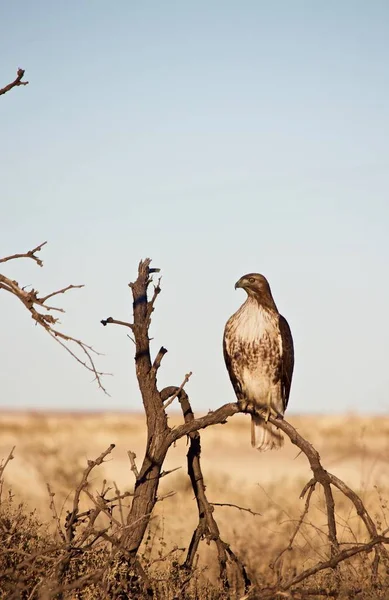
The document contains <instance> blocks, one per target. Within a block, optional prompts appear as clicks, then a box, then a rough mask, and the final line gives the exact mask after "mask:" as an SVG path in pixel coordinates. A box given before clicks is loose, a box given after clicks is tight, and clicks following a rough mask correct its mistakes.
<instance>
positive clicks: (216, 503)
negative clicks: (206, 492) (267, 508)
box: [210, 502, 262, 517]
mask: <svg viewBox="0 0 389 600" xmlns="http://www.w3.org/2000/svg"><path fill="white" fill-rule="evenodd" d="M210 504H211V505H212V506H227V507H229V508H237V509H238V510H241V511H242V512H248V513H250V515H253V516H254V517H262V514H261V513H259V512H255V511H254V510H251V508H245V507H244V506H239V505H238V504H231V503H230V502H210Z"/></svg>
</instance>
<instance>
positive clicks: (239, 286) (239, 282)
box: [235, 279, 243, 290]
mask: <svg viewBox="0 0 389 600" xmlns="http://www.w3.org/2000/svg"><path fill="white" fill-rule="evenodd" d="M241 287H243V286H242V279H239V281H237V282H236V284H235V289H236V290H237V289H238V288H241Z"/></svg>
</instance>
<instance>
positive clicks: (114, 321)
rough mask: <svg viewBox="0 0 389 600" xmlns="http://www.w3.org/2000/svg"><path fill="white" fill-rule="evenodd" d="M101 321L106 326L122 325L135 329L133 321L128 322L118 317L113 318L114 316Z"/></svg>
mask: <svg viewBox="0 0 389 600" xmlns="http://www.w3.org/2000/svg"><path fill="white" fill-rule="evenodd" d="M100 323H101V324H102V325H103V326H104V327H106V326H107V325H111V324H112V325H122V326H123V327H129V328H130V329H133V325H132V324H131V323H127V321H118V320H117V319H113V318H112V317H108V319H102V320H101V321H100Z"/></svg>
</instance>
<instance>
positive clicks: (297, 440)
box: [101, 259, 389, 598]
mask: <svg viewBox="0 0 389 600" xmlns="http://www.w3.org/2000/svg"><path fill="white" fill-rule="evenodd" d="M150 262H151V261H150V259H146V260H144V261H141V262H140V264H139V268H138V277H137V279H136V281H135V282H134V283H130V284H129V286H130V288H131V290H132V295H133V317H134V318H133V322H132V323H130V322H127V321H122V320H117V319H115V318H112V317H109V318H107V319H104V320H102V321H101V323H102V324H103V325H104V326H106V325H108V324H114V325H120V326H123V327H126V328H128V329H130V330H131V332H132V334H133V340H134V342H135V367H136V374H137V379H138V384H139V388H140V391H141V395H142V400H143V406H144V410H145V414H146V420H147V444H146V451H145V456H144V459H143V463H142V466H141V469H140V471H139V473H138V471H137V470H136V468H135V469H133V470H134V472H135V473H136V484H135V490H134V497H133V502H132V506H131V509H130V511H129V514H128V518H127V527H128V529H126V530H125V531H124V532H123V533H122V534H121V540H120V546H121V547H122V548H123V549H125V550H126V552H128V553H129V556H130V557H131V560H130V562H129V565H131V564H135V562H136V560H137V554H138V551H139V548H140V545H141V543H142V540H143V537H144V535H145V532H146V529H147V526H148V523H149V520H150V517H151V515H152V512H153V508H154V506H155V503H156V502H157V499H158V495H157V493H158V486H159V481H160V478H161V476H162V467H163V463H164V460H165V457H166V454H167V452H168V450H169V448H170V446H171V445H172V444H173V443H174V442H175V441H177V440H178V439H180V438H182V437H184V436H189V439H190V447H189V451H188V474H189V477H190V479H191V483H192V487H193V490H194V493H195V498H196V502H197V508H198V514H199V522H198V525H197V527H196V529H195V531H194V533H193V536H192V539H191V541H190V543H189V548H188V551H187V555H186V559H185V561H184V564H183V568H184V569H189V570H190V569H191V567H192V565H193V561H194V557H195V555H196V553H197V550H198V547H199V543H200V540H201V539H207V540H209V541H213V542H214V543H215V544H216V548H217V553H218V563H219V571H220V579H221V581H222V583H223V586H224V587H225V588H228V585H229V584H228V575H227V568H226V565H227V562H228V561H229V562H230V563H231V564H232V565H234V567H235V568H237V569H238V572H239V574H240V579H241V582H242V585H243V587H244V589H245V590H246V591H247V590H248V588H249V586H250V579H249V576H248V575H247V572H246V569H245V567H244V565H242V563H241V561H240V560H239V558H238V557H237V556H236V555H235V554H234V552H233V551H232V550H231V548H230V547H229V545H228V544H227V543H225V542H224V541H223V540H222V539H221V537H220V532H219V529H218V526H217V523H216V521H215V518H214V516H213V506H212V505H211V503H210V502H209V501H208V500H207V497H206V493H205V485H204V480H203V475H202V472H201V465H200V452H201V446H200V434H199V431H200V430H201V429H204V428H206V427H209V426H212V425H217V424H220V423H225V422H226V421H227V419H228V418H229V417H232V416H233V415H234V414H236V413H237V412H239V408H238V405H237V404H236V403H229V404H225V405H223V406H221V407H220V408H218V409H217V410H215V411H211V412H209V413H208V414H206V415H204V416H202V417H199V418H194V415H193V411H192V408H191V406H190V402H189V398H188V396H187V394H186V392H185V391H184V384H185V382H186V381H187V379H188V378H189V375H187V376H186V377H185V379H184V382H183V384H182V385H181V386H179V387H177V386H172V387H168V388H164V389H163V390H159V389H158V385H157V373H158V369H159V368H160V366H161V362H162V359H163V357H164V355H165V354H166V352H167V350H166V348H164V347H163V346H162V347H161V348H160V350H159V351H158V353H157V355H156V356H155V358H154V359H153V358H152V357H151V352H150V345H149V339H150V338H149V328H150V324H151V315H152V312H153V310H154V305H155V301H156V299H157V296H158V294H159V293H160V291H161V288H160V281H158V283H157V284H156V285H154V290H153V293H152V295H151V298H148V288H149V285H150V284H151V283H152V275H153V274H154V273H157V272H159V269H153V268H150ZM176 397H178V400H179V402H180V403H181V408H182V411H183V415H184V423H183V424H182V425H180V426H178V427H175V428H173V429H172V428H170V427H169V425H168V420H167V414H166V407H167V405H168V404H170V402H171V401H172V399H174V398H176ZM269 420H270V422H271V423H273V424H274V425H276V426H277V427H279V428H280V429H281V430H282V431H283V432H284V433H285V434H286V435H287V436H288V438H289V439H290V441H291V442H292V443H293V444H295V445H296V446H297V447H298V448H299V449H300V450H301V452H303V453H304V454H305V456H306V457H307V459H308V461H309V465H310V468H311V470H312V473H313V477H312V479H311V480H310V481H309V482H308V483H307V485H306V486H305V487H304V489H303V491H302V493H301V497H302V498H303V497H305V496H306V495H307V499H306V503H305V508H304V512H303V516H304V515H305V514H306V513H307V512H308V510H309V502H310V499H311V496H312V493H313V492H314V489H315V486H316V485H320V486H321V487H322V488H323V490H324V497H325V504H326V513H327V535H328V542H329V549H330V551H329V556H328V560H327V561H322V562H319V563H317V564H316V565H315V566H314V567H312V568H310V569H306V570H304V571H302V572H300V573H298V574H296V575H295V576H293V577H292V578H289V579H287V580H285V581H278V582H277V584H276V585H274V586H273V587H271V588H269V589H267V590H262V591H261V594H263V596H261V597H263V598H271V597H274V595H275V594H277V593H280V594H281V595H285V593H287V592H288V591H289V590H291V589H293V588H294V587H295V586H296V585H298V584H300V583H301V582H303V581H305V580H306V579H308V578H309V577H312V576H313V575H315V574H316V573H318V572H320V571H323V570H325V569H334V568H335V567H336V566H337V565H339V564H340V563H341V562H343V561H345V560H347V559H349V558H350V557H352V556H355V555H356V554H359V553H361V552H367V553H369V552H371V551H373V550H375V551H376V561H375V563H376V567H375V568H376V569H377V568H378V563H379V561H380V560H381V559H382V560H384V561H385V562H386V563H388V562H389V560H388V553H387V550H386V549H385V545H386V544H388V543H389V537H387V536H386V535H379V534H378V532H377V528H376V526H375V525H374V522H373V520H372V518H371V517H370V515H369V514H368V512H367V510H366V508H365V506H364V505H363V503H362V501H361V499H360V498H359V497H358V495H357V494H356V493H355V492H353V491H352V490H351V489H350V488H349V487H348V486H347V485H346V484H345V483H344V482H342V481H341V480H340V479H338V478H337V477H336V476H335V475H332V474H330V473H328V472H327V471H326V470H325V469H324V468H323V467H322V465H321V461H320V456H319V453H318V452H317V450H316V449H315V448H314V447H313V446H312V445H311V444H310V443H309V442H308V441H307V440H305V439H304V438H303V437H302V436H301V435H300V434H299V433H298V432H297V431H296V429H295V428H294V427H293V426H292V425H291V424H290V423H288V422H287V421H285V420H284V419H283V417H282V416H281V415H278V416H273V415H271V416H270V417H269ZM333 487H335V488H337V489H338V490H339V491H340V492H342V493H343V494H344V495H345V496H346V497H347V498H348V499H349V500H350V501H351V503H352V504H353V505H354V507H355V509H356V511H357V514H358V516H359V517H360V519H361V520H362V521H363V523H364V525H365V527H366V531H367V534H368V536H369V541H368V542H365V543H360V544H355V545H352V546H348V547H347V548H345V549H342V547H341V541H340V540H339V539H338V535H337V531H336V520H335V502H334V497H333V494H332V488H333ZM303 516H302V518H301V519H300V522H299V524H298V526H297V529H296V531H295V533H294V535H293V536H292V539H291V540H290V543H289V545H288V547H287V548H285V550H287V549H290V548H291V547H292V544H293V541H294V539H295V537H296V535H297V533H298V530H299V528H300V526H301V523H302V520H303ZM385 533H386V532H385ZM279 559H280V556H278V557H277V558H276V559H275V560H274V562H273V565H274V564H276V563H277V561H278V560H279ZM257 592H258V590H256V589H255V588H253V589H252V591H251V592H250V595H251V596H252V597H253V598H254V597H255V594H256V593H257Z"/></svg>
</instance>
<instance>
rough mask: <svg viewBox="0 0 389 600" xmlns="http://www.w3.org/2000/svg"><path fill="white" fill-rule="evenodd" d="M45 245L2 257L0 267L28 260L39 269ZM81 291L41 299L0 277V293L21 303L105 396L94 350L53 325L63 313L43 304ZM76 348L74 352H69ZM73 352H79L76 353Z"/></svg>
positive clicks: (79, 286)
mask: <svg viewBox="0 0 389 600" xmlns="http://www.w3.org/2000/svg"><path fill="white" fill-rule="evenodd" d="M46 244H47V242H43V243H42V244H39V245H38V246H36V247H35V248H33V249H32V250H29V251H28V252H22V253H17V254H12V255H10V256H5V257H3V258H0V263H6V262H9V261H12V260H16V259H21V258H29V259H31V260H33V261H34V262H35V263H36V264H37V265H38V266H39V267H43V261H42V259H41V258H40V256H39V255H38V253H39V252H40V251H41V250H42V248H43V247H44V246H45V245H46ZM82 287H84V286H83V285H73V284H71V285H67V286H65V287H63V288H61V289H59V290H55V291H54V292H50V293H49V294H46V295H45V296H40V295H39V292H38V291H37V290H35V289H34V288H31V289H30V290H27V289H26V287H22V286H21V285H20V284H19V283H18V282H17V281H15V280H14V279H11V278H10V277H7V276H6V275H3V274H0V290H1V289H2V290H4V291H6V292H8V293H10V294H12V295H13V296H15V297H16V298H18V299H19V300H20V302H22V304H23V305H24V306H25V307H26V309H27V310H28V311H29V313H30V315H31V317H32V318H33V319H34V321H35V322H36V323H37V324H38V325H40V326H41V327H43V329H45V330H46V331H47V333H48V334H49V335H50V336H51V337H52V338H53V339H54V340H55V341H56V342H57V343H58V344H60V346H62V347H63V348H64V349H65V350H66V352H68V353H69V354H70V355H71V356H72V357H73V358H74V359H75V360H76V361H77V362H78V363H79V364H80V365H82V366H83V367H85V368H86V369H87V370H88V371H90V372H91V373H92V374H93V375H94V377H95V379H96V381H97V383H98V386H99V387H100V388H101V389H102V390H103V391H104V392H106V390H105V388H104V386H103V384H102V376H103V375H105V373H103V372H101V371H98V370H97V368H96V365H95V362H94V356H95V355H99V353H98V352H96V350H94V348H93V347H92V346H90V345H88V344H86V343H85V342H83V341H82V340H80V339H78V338H75V337H73V336H70V335H68V334H66V333H64V332H63V331H61V330H60V329H59V328H58V327H57V324H59V320H58V318H57V317H54V316H53V315H52V314H51V313H52V312H57V313H58V312H59V313H64V312H65V311H64V309H63V308H61V307H59V306H52V305H51V304H47V301H48V300H49V299H51V298H53V297H54V296H58V295H60V294H65V293H66V292H68V291H69V290H73V289H79V288H82ZM73 348H76V351H74V350H73ZM77 350H78V351H79V352H77Z"/></svg>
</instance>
